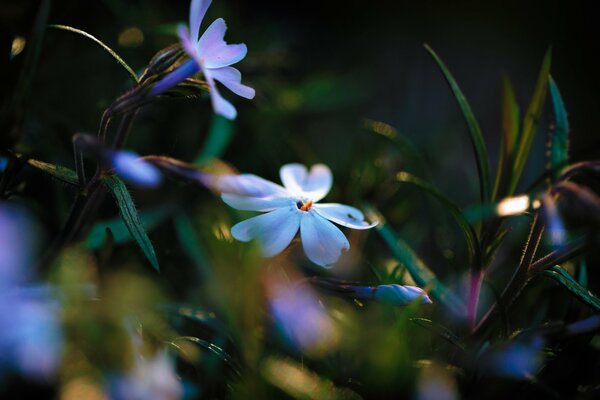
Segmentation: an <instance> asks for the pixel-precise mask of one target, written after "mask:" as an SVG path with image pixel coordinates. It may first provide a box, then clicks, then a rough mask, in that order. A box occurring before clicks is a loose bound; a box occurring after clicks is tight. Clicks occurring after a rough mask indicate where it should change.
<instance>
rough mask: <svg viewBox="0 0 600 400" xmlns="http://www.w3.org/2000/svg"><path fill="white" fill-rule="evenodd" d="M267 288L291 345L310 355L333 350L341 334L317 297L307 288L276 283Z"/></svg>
mask: <svg viewBox="0 0 600 400" xmlns="http://www.w3.org/2000/svg"><path fill="white" fill-rule="evenodd" d="M267 285H268V286H267V292H268V297H269V305H270V309H271V313H272V315H273V317H274V319H275V322H276V324H277V326H278V327H279V328H280V329H281V332H282V333H283V335H284V336H285V338H286V339H287V341H288V342H289V343H290V344H291V345H292V346H293V347H297V348H299V349H301V350H303V351H305V352H309V353H311V352H312V353H320V352H324V351H327V350H331V349H332V347H333V345H334V344H335V343H336V342H337V340H338V338H339V333H338V331H337V327H336V325H335V324H334V322H333V320H332V319H331V317H330V316H329V315H328V314H327V312H326V311H325V309H324V308H323V306H322V305H321V304H320V303H319V300H318V299H317V297H316V296H315V294H314V293H313V292H312V291H311V290H310V289H309V288H308V287H307V286H305V285H286V284H284V283H283V282H279V281H276V280H274V279H272V280H270V281H269V282H268V284H267Z"/></svg>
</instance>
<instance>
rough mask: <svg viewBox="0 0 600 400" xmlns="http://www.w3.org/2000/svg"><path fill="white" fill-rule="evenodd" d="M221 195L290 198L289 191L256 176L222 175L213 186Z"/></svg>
mask: <svg viewBox="0 0 600 400" xmlns="http://www.w3.org/2000/svg"><path fill="white" fill-rule="evenodd" d="M211 186H212V187H214V188H215V190H217V191H219V192H221V193H231V194H236V195H238V196H246V197H289V195H288V191H287V190H286V189H285V188H284V187H282V186H280V185H278V184H276V183H273V182H270V181H268V180H266V179H264V178H261V177H260V176H257V175H254V174H240V175H221V176H219V177H217V178H216V179H215V181H214V183H213V184H212V185H211Z"/></svg>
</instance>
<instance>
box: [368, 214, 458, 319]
mask: <svg viewBox="0 0 600 400" xmlns="http://www.w3.org/2000/svg"><path fill="white" fill-rule="evenodd" d="M365 209H366V210H367V213H369V214H371V216H370V217H369V219H370V220H371V221H379V224H378V225H377V227H376V229H377V233H379V235H380V236H381V237H382V239H383V240H384V242H385V243H386V244H387V245H388V247H389V248H390V250H391V251H392V254H393V255H394V258H396V260H397V261H398V262H399V263H401V264H402V265H404V266H405V267H406V269H407V271H408V272H409V273H410V276H411V277H412V278H413V280H414V281H415V283H416V284H417V285H418V286H421V287H426V286H428V287H430V288H431V289H430V294H431V295H432V297H433V298H434V299H436V300H437V301H439V302H440V304H442V305H444V306H445V307H447V308H449V309H450V310H451V311H452V312H454V313H455V314H456V315H464V314H465V312H466V311H465V305H464V303H463V302H462V300H461V299H460V298H459V297H458V296H456V295H455V294H454V293H452V291H450V289H448V288H447V287H446V286H445V285H444V284H443V283H442V282H441V281H440V280H438V278H437V277H436V276H435V274H434V273H433V271H431V269H429V267H428V266H427V265H426V264H425V262H424V261H423V260H421V259H420V258H419V257H418V256H417V254H416V253H415V252H414V251H413V249H412V248H411V247H410V246H409V245H408V244H407V243H406V242H405V241H404V240H402V239H400V237H398V235H397V234H396V233H395V232H394V231H393V229H392V228H391V227H389V226H388V225H387V224H386V223H385V220H384V219H383V217H381V216H380V214H379V212H378V211H377V210H376V209H375V208H373V207H371V206H368V205H367V206H366V207H365Z"/></svg>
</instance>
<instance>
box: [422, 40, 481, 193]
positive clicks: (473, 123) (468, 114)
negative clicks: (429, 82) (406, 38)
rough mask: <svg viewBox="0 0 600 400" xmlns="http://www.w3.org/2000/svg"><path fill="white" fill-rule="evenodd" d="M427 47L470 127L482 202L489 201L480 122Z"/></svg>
mask: <svg viewBox="0 0 600 400" xmlns="http://www.w3.org/2000/svg"><path fill="white" fill-rule="evenodd" d="M425 49H426V50H427V51H428V52H429V54H431V56H432V57H433V59H434V60H435V62H436V63H437V64H438V67H439V68H440V70H441V71H442V73H443V74H444V77H445V78H446V81H447V82H448V84H449V85H450V89H452V92H453V93H454V97H455V98H456V101H457V102H458V106H459V107H460V109H461V111H462V113H463V117H464V118H465V122H466V123H467V127H468V128H469V135H470V138H471V144H472V145H473V150H474V151H475V159H476V161H477V172H478V174H479V191H480V194H481V202H482V203H488V202H489V200H490V194H491V193H490V190H491V188H490V167H489V164H488V163H489V158H488V153H487V149H486V147H485V142H484V140H483V135H482V134H481V128H479V123H478V122H477V120H476V119H475V115H474V114H473V110H471V106H470V105H469V103H468V101H467V99H466V97H465V95H464V94H463V92H462V90H460V87H459V86H458V84H457V83H456V80H455V79H454V77H453V76H452V74H451V73H450V71H449V70H448V68H447V67H446V65H445V64H444V62H443V61H442V60H441V59H440V58H439V56H438V55H437V54H436V53H435V51H433V49H432V48H431V47H429V46H428V45H425Z"/></svg>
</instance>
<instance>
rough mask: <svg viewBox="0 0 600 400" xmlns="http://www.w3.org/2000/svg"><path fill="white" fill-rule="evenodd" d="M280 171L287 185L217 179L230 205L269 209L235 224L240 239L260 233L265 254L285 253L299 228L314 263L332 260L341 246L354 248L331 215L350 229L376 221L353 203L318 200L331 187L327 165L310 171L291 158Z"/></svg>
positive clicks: (247, 178) (252, 177)
mask: <svg viewBox="0 0 600 400" xmlns="http://www.w3.org/2000/svg"><path fill="white" fill-rule="evenodd" d="M279 174H280V177H281V181H282V182H283V185H284V186H285V187H282V186H280V185H277V184H275V183H272V182H269V181H266V180H264V179H262V178H259V177H257V176H255V175H238V176H227V177H221V180H220V183H217V184H216V186H217V187H221V188H223V189H226V190H224V192H225V193H223V194H222V195H221V197H222V198H223V201H225V203H227V204H228V205H229V206H231V207H233V208H236V209H238V210H248V211H263V212H267V213H266V214H263V215H259V216H257V217H253V218H250V219H248V220H246V221H243V222H240V223H238V224H237V225H235V226H234V227H233V228H231V234H232V235H233V237H234V238H236V239H237V240H240V241H242V242H247V241H250V240H252V239H257V240H258V241H259V243H260V245H261V247H262V251H263V254H264V255H265V256H266V257H271V256H274V255H276V254H279V253H281V252H282V251H283V250H284V249H285V248H286V247H287V246H288V245H289V244H290V242H291V241H292V239H293V238H294V236H296V233H297V232H298V229H299V230H300V236H301V239H302V246H303V247H304V252H305V253H306V255H307V256H308V258H309V259H310V260H311V261H312V262H314V263H315V264H318V265H321V266H329V265H331V264H333V263H335V262H336V261H337V260H338V259H339V257H340V256H341V254H342V251H343V250H348V249H349V248H350V244H349V243H348V240H347V239H346V237H345V236H344V234H343V233H342V231H340V230H339V229H338V228H337V227H336V226H335V225H334V224H332V223H331V222H329V221H332V222H335V223H336V224H339V225H342V226H345V227H347V228H352V229H369V228H372V227H374V226H375V225H376V223H373V224H369V223H367V222H365V221H364V215H363V213H362V212H361V211H360V210H358V209H356V208H354V207H350V206H347V205H343V204H335V203H326V204H317V203H316V202H317V201H319V200H321V199H322V198H324V197H325V196H326V195H327V193H329V190H330V189H331V185H332V184H333V177H332V175H331V171H330V170H329V168H328V167H327V166H325V165H323V164H317V165H314V166H313V167H312V168H311V170H310V172H309V171H308V170H307V169H306V167H305V166H304V165H301V164H287V165H284V166H283V167H281V169H280V171H279ZM328 220H329V221H328Z"/></svg>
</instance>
